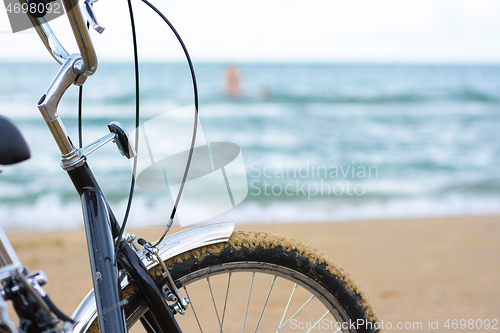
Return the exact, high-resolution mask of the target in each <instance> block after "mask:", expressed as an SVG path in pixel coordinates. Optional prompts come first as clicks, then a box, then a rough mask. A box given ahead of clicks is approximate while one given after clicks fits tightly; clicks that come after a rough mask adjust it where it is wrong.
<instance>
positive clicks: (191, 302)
mask: <svg viewBox="0 0 500 333" xmlns="http://www.w3.org/2000/svg"><path fill="white" fill-rule="evenodd" d="M184 291H185V292H186V296H187V298H188V299H189V304H191V309H193V314H194V317H195V318H196V322H197V323H198V327H199V328H200V332H201V333H203V330H202V329H201V324H200V321H199V320H198V316H197V315H196V311H195V310H194V306H193V300H192V299H191V297H189V293H188V291H187V288H186V286H184Z"/></svg>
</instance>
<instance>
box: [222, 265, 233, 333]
mask: <svg viewBox="0 0 500 333" xmlns="http://www.w3.org/2000/svg"><path fill="white" fill-rule="evenodd" d="M230 283H231V272H229V277H228V278H227V289H226V300H225V301H224V311H223V312H222V322H221V325H220V333H222V327H223V326H224V317H225V316H226V305H227V296H228V295H229V284H230Z"/></svg>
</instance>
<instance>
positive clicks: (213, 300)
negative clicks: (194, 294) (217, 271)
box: [207, 277, 222, 332]
mask: <svg viewBox="0 0 500 333" xmlns="http://www.w3.org/2000/svg"><path fill="white" fill-rule="evenodd" d="M207 282H208V288H209V289H210V295H212V302H213V303H214V309H215V314H216V315H217V321H218V322H219V327H220V331H221V332H222V325H221V323H220V318H219V312H218V311H217V306H216V305H215V298H214V293H213V292H212V285H211V284H210V278H208V277H207Z"/></svg>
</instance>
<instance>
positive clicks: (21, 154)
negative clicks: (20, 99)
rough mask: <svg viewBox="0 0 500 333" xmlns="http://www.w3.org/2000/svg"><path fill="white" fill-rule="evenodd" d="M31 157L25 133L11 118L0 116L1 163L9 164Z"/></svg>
mask: <svg viewBox="0 0 500 333" xmlns="http://www.w3.org/2000/svg"><path fill="white" fill-rule="evenodd" d="M28 158H30V149H29V148H28V144H27V143H26V141H25V140H24V137H23V135H22V134H21V132H19V130H18V129H17V127H16V125H14V124H13V123H12V122H11V121H10V120H9V119H7V118H5V117H3V116H0V164H1V165H9V164H15V163H19V162H22V161H24V160H27V159H28Z"/></svg>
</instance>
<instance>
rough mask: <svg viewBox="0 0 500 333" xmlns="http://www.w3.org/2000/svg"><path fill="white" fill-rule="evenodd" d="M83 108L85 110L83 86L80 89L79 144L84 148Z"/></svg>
mask: <svg viewBox="0 0 500 333" xmlns="http://www.w3.org/2000/svg"><path fill="white" fill-rule="evenodd" d="M82 108H83V85H82V86H80V89H78V143H79V147H80V148H82V147H83V134H82Z"/></svg>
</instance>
